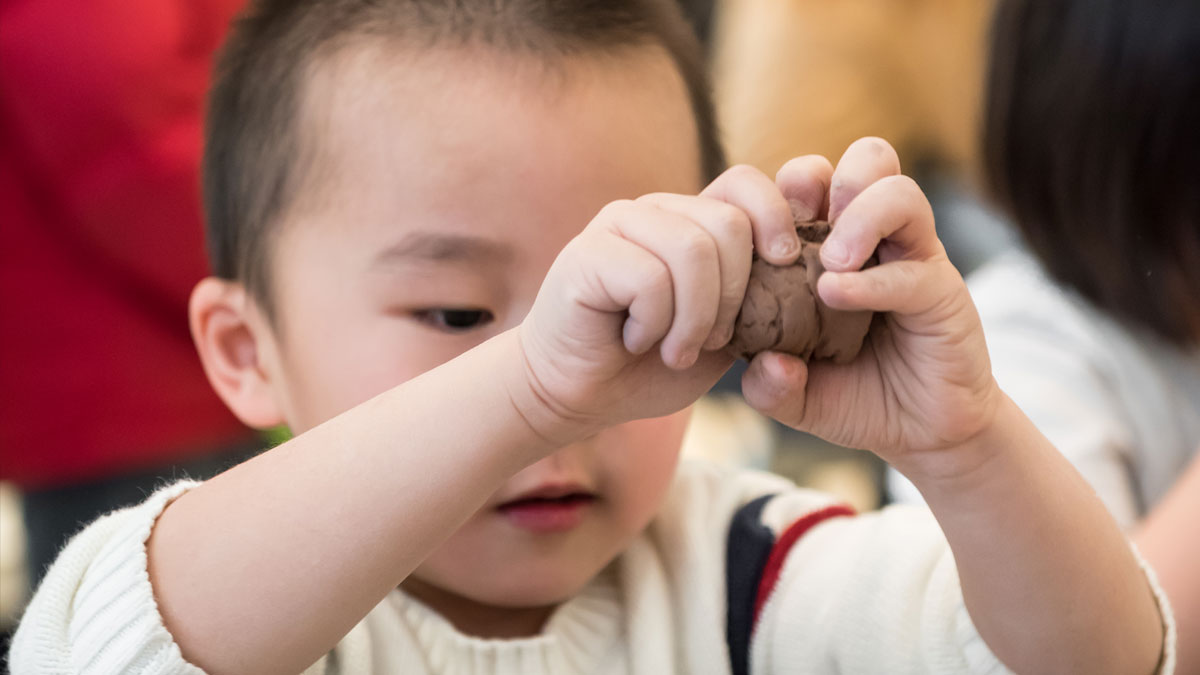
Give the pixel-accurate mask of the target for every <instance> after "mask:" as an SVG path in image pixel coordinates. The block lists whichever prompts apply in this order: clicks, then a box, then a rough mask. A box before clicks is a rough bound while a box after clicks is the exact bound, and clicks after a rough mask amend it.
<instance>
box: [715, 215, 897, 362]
mask: <svg viewBox="0 0 1200 675" xmlns="http://www.w3.org/2000/svg"><path fill="white" fill-rule="evenodd" d="M829 229H830V226H829V223H827V222H824V221H817V222H799V221H797V222H796V233H797V234H799V235H800V257H799V258H798V259H797V260H796V262H795V264H793V265H787V266H783V267H779V266H776V265H772V264H770V263H768V262H767V261H765V260H763V259H762V258H759V257H758V256H757V255H755V256H754V262H753V263H752V265H751V268H750V282H749V285H748V286H747V287H746V297H745V300H743V302H742V309H741V312H739V313H738V317H737V321H736V322H735V323H734V329H733V339H732V340H731V341H730V343H729V347H728V349H729V350H730V351H731V352H732V353H733V354H735V355H737V356H739V357H741V358H744V359H746V360H750V359H751V358H753V357H754V355H755V354H758V353H759V352H762V351H767V350H773V351H780V352H786V353H788V354H795V355H796V356H799V357H800V358H802V359H805V360H808V359H832V360H833V361H834V362H835V363H845V362H847V361H850V360H852V359H853V358H854V357H855V356H857V355H858V351H859V349H860V348H861V347H862V342H863V338H864V337H866V334H867V330H868V329H869V328H870V326H871V317H872V315H873V313H872V312H845V311H840V310H836V309H832V308H830V307H829V306H828V305H826V304H825V303H824V302H822V301H821V298H820V296H819V295H817V279H818V278H819V277H820V276H821V273H822V272H823V271H825V268H824V266H822V265H821V244H822V242H824V241H825V237H826V236H828V235H829ZM873 264H875V259H874V257H872V259H871V260H870V261H868V263H867V266H870V265H873Z"/></svg>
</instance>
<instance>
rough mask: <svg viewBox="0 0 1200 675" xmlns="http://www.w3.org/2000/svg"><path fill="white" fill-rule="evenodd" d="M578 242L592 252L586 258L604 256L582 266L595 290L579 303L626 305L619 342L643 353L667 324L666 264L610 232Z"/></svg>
mask: <svg viewBox="0 0 1200 675" xmlns="http://www.w3.org/2000/svg"><path fill="white" fill-rule="evenodd" d="M579 245H581V246H584V247H586V248H587V249H588V251H589V252H590V253H591V254H592V255H590V256H589V258H588V259H591V260H597V261H603V264H602V265H596V266H594V267H593V268H590V269H585V270H582V271H583V272H585V273H586V274H587V277H586V278H585V280H584V282H585V284H584V288H594V289H597V290H598V294H592V295H591V296H585V297H584V298H583V300H582V301H583V303H584V304H585V305H586V306H588V307H589V308H591V309H594V310H596V311H600V312H624V311H627V312H628V313H629V317H628V318H627V319H626V320H625V324H624V326H622V330H621V339H622V342H623V343H624V345H625V348H626V349H628V350H629V352H630V353H632V354H644V353H645V352H647V351H648V350H649V349H650V348H651V347H653V346H654V345H655V344H656V343H657V342H658V341H659V340H661V339H663V338H664V337H665V336H666V334H667V331H668V330H669V329H670V328H671V320H672V318H673V317H674V313H675V300H674V297H675V293H674V290H673V284H672V279H671V272H670V270H668V269H667V265H666V264H665V263H664V262H663V261H662V260H659V259H658V256H656V255H654V254H653V253H651V252H649V251H647V250H646V249H644V248H642V247H641V246H638V245H637V244H635V243H633V242H631V241H629V240H627V239H624V238H622V237H620V236H616V235H614V234H612V233H607V232H605V233H602V234H600V235H597V236H593V237H589V238H588V239H586V240H581V241H580V243H579Z"/></svg>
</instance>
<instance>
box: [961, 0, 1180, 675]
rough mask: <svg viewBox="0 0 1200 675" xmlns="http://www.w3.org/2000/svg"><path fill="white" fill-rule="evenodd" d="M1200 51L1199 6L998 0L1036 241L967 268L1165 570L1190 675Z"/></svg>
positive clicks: (998, 83) (1003, 138) (1005, 166)
mask: <svg viewBox="0 0 1200 675" xmlns="http://www.w3.org/2000/svg"><path fill="white" fill-rule="evenodd" d="M1198 58H1200V4H1197V3H1195V2H1191V1H1189V0H1167V1H1165V2H1152V3H1142V2H1135V1H1133V0H1064V1H1062V2H1051V3H1047V2H1037V1H1036V0H1004V1H1003V2H1000V3H999V4H998V6H997V13H996V18H995V26H994V30H993V44H992V56H991V61H992V64H991V73H990V78H989V82H988V87H987V92H988V101H987V105H986V106H985V109H986V110H987V117H986V122H987V123H986V126H985V141H986V143H985V146H986V153H987V159H988V161H987V169H988V178H989V184H990V186H991V189H992V191H993V192H994V193H996V195H997V197H998V198H999V201H1000V202H1001V203H1002V204H1003V205H1004V206H1005V207H1006V208H1007V210H1008V211H1009V213H1010V214H1011V215H1012V218H1013V221H1014V222H1015V223H1016V225H1017V226H1018V228H1019V229H1020V230H1021V232H1022V234H1023V235H1024V238H1025V240H1026V242H1027V243H1028V247H1029V251H1028V252H1021V253H1017V254H1012V255H1007V256H1004V257H1002V258H1001V259H999V260H997V261H995V262H994V263H993V264H991V265H989V266H988V267H986V268H984V269H983V270H981V271H980V272H979V273H978V274H976V275H975V276H974V277H973V278H972V280H971V289H972V294H973V296H974V298H975V301H976V303H978V305H979V311H980V314H981V317H982V320H983V325H984V327H985V331H986V333H987V336H988V345H989V348H990V353H991V359H992V363H993V365H994V369H995V372H996V378H997V380H998V381H999V383H1000V384H1001V385H1002V386H1003V387H1004V389H1005V391H1007V392H1008V393H1009V395H1010V396H1011V397H1012V398H1013V400H1014V401H1016V402H1017V403H1018V404H1019V405H1020V406H1021V408H1022V410H1023V411H1025V412H1026V413H1027V414H1028V415H1029V416H1030V418H1031V419H1032V420H1033V421H1034V422H1035V423H1036V424H1037V425H1038V428H1039V429H1040V430H1041V431H1042V432H1043V433H1045V434H1046V436H1047V437H1049V438H1050V440H1051V441H1053V442H1054V445H1055V446H1056V447H1057V448H1058V449H1059V450H1060V451H1062V453H1063V454H1064V455H1065V456H1066V457H1067V458H1068V459H1070V460H1071V462H1072V463H1073V464H1074V465H1075V466H1076V467H1077V468H1078V469H1079V472H1080V473H1081V474H1082V475H1083V476H1084V478H1086V479H1087V480H1088V482H1089V483H1091V484H1092V486H1093V487H1094V488H1095V489H1096V492H1097V494H1099V496H1100V498H1101V499H1102V500H1103V501H1104V502H1105V504H1106V505H1107V506H1108V507H1109V510H1110V511H1111V512H1112V514H1113V515H1114V517H1115V518H1116V520H1117V522H1118V523H1119V524H1121V525H1122V526H1123V527H1125V528H1127V529H1128V530H1129V531H1131V532H1132V533H1133V534H1134V536H1135V539H1136V541H1137V543H1138V545H1139V547H1140V548H1141V550H1142V552H1143V553H1144V554H1145V555H1146V557H1147V559H1148V560H1149V561H1150V562H1151V563H1152V564H1153V565H1154V567H1155V568H1156V569H1157V570H1158V572H1159V575H1160V578H1161V579H1162V581H1163V585H1164V587H1165V588H1166V590H1167V592H1168V594H1170V595H1171V599H1172V604H1173V605H1174V608H1175V612H1176V616H1177V617H1178V620H1179V629H1180V635H1181V637H1182V639H1181V640H1180V644H1181V645H1182V648H1181V651H1180V661H1179V663H1180V671H1181V672H1189V673H1200V573H1198V572H1197V567H1196V558H1197V556H1200V538H1197V537H1196V536H1195V533H1196V531H1197V530H1196V527H1195V520H1194V519H1195V514H1196V513H1197V509H1200V488H1198V487H1197V486H1200V455H1198V454H1197V451H1198V450H1200V225H1198V221H1197V219H1198V217H1200V216H1198V214H1200V196H1198V195H1200V193H1198V192H1197V189H1196V186H1197V183H1198V182H1200V168H1198V167H1200V165H1197V163H1196V159H1195V154H1196V149H1197V147H1200V127H1197V125H1196V120H1197V119H1200V71H1198V70H1197V69H1196V67H1195V66H1196V62H1197V59H1198ZM1181 476H1186V478H1183V479H1182V480H1181ZM1189 484H1190V485H1191V486H1192V487H1187V486H1188V485H1189ZM1168 495H1171V496H1170V497H1168ZM1189 546H1190V548H1189Z"/></svg>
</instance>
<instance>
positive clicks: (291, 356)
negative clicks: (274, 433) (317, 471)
mask: <svg viewBox="0 0 1200 675" xmlns="http://www.w3.org/2000/svg"><path fill="white" fill-rule="evenodd" d="M389 322H390V323H389ZM465 349H466V348H465V347H463V348H460V347H459V345H457V344H455V343H454V342H453V341H451V340H443V341H439V340H437V339H430V338H429V337H428V336H425V335H422V334H421V331H420V329H419V328H418V327H414V326H403V325H399V324H398V322H396V320H395V319H389V318H386V317H383V318H378V319H376V320H375V321H374V322H373V323H367V324H364V323H361V322H358V323H356V322H353V321H346V322H343V323H341V324H340V325H338V326H337V327H329V328H325V329H324V330H319V331H312V332H310V333H308V334H306V335H303V336H300V335H297V336H295V339H294V340H290V341H289V342H288V344H287V345H286V352H285V353H284V355H283V356H284V358H283V361H282V363H283V375H284V380H285V385H284V387H283V392H284V394H285V395H286V397H287V405H286V406H285V408H286V414H287V418H288V419H287V421H288V424H289V426H290V427H291V428H292V430H293V431H294V432H296V433H299V432H301V431H303V430H305V429H308V428H311V427H314V426H316V425H318V424H321V423H322V422H324V421H326V420H328V419H330V418H332V417H334V416H336V415H338V414H341V413H343V412H345V411H347V410H349V409H350V408H353V407H354V406H356V405H358V404H360V403H363V402H365V401H367V400H369V399H371V398H373V397H375V396H377V395H379V394H381V393H383V392H385V391H387V390H388V389H391V388H393V387H396V386H398V385H400V384H403V383H404V382H407V381H408V380H410V379H412V378H414V377H416V376H418V375H420V374H421V373H423V372H425V371H427V370H430V369H432V368H435V367H436V366H438V365H440V364H441V363H443V362H445V361H448V360H449V359H452V358H454V357H455V356H457V355H458V354H459V353H461V352H462V351H465Z"/></svg>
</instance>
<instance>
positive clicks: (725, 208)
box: [515, 166, 800, 442]
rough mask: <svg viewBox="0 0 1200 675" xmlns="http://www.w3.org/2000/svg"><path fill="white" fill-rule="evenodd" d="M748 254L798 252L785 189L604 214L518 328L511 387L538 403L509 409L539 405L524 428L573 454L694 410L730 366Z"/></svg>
mask: <svg viewBox="0 0 1200 675" xmlns="http://www.w3.org/2000/svg"><path fill="white" fill-rule="evenodd" d="M752 250H757V251H759V254H760V255H761V256H762V257H764V258H766V259H767V260H768V261H770V262H773V263H776V264H788V263H791V262H794V261H795V259H796V257H797V255H798V254H799V251H800V242H799V239H798V237H797V235H796V232H795V228H794V225H793V219H792V214H791V208H790V207H789V205H788V203H787V201H786V200H785V199H784V197H783V195H782V194H781V193H780V191H779V188H778V187H776V185H775V182H774V181H772V180H771V179H770V178H768V177H767V176H765V175H764V174H762V173H761V172H759V171H757V170H755V169H752V168H750V167H745V166H739V167H734V168H731V169H729V170H728V171H726V172H725V173H723V174H722V175H721V176H720V177H719V178H717V180H715V181H714V182H713V183H712V184H711V185H709V186H708V188H706V189H705V190H704V192H702V193H701V194H700V195H699V196H684V195H675V194H651V195H646V196H644V197H641V198H639V199H637V200H635V201H617V202H613V203H611V204H609V205H608V206H606V207H604V208H603V209H602V210H601V211H600V213H599V214H598V215H597V216H596V217H595V218H594V219H593V220H592V221H591V223H590V224H588V226H587V227H586V228H585V229H584V231H583V232H582V233H580V234H579V235H578V236H577V237H576V238H575V239H573V240H572V241H571V242H570V243H568V244H567V246H566V247H565V248H564V249H563V251H562V252H561V253H560V254H559V256H558V258H557V259H556V260H555V262H554V264H553V265H552V266H551V268H550V271H549V273H548V274H547V276H546V279H545V281H544V282H543V283H542V287H541V290H540V291H539V292H538V297H537V300H536V301H535V303H534V305H533V308H532V309H531V310H530V312H529V315H528V316H527V317H526V319H525V321H524V322H523V323H522V325H521V326H520V328H519V343H520V347H521V352H522V355H523V357H524V363H523V364H522V365H523V377H521V378H518V379H519V380H520V381H521V382H527V386H528V388H529V389H530V390H531V392H532V394H533V396H532V397H530V396H518V397H515V400H517V401H532V402H533V404H532V405H522V404H521V403H519V402H518V406H519V408H521V412H522V414H523V416H524V417H525V418H526V419H527V420H528V421H529V422H530V423H531V425H532V426H533V427H534V430H535V431H536V432H537V433H539V435H541V436H542V437H543V438H547V439H549V440H552V441H555V442H567V441H569V440H570V439H572V438H576V437H579V436H580V434H585V435H586V434H588V433H594V432H595V431H597V430H599V429H600V428H603V427H607V426H612V425H614V424H619V423H621V422H625V421H628V420H631V419H636V418H644V417H656V416H661V415H666V414H670V413H673V412H676V411H678V410H681V409H683V408H684V407H686V406H688V405H689V404H691V403H692V402H693V401H695V400H696V399H697V398H699V397H700V396H701V395H702V394H704V392H706V391H708V389H709V388H710V387H712V385H713V384H714V383H715V382H716V381H717V379H718V378H720V376H721V374H722V373H724V372H725V371H726V370H727V369H728V368H729V366H730V365H731V364H732V363H733V359H732V357H730V356H729V355H727V354H726V353H725V352H724V350H722V347H724V346H725V345H726V344H727V343H728V342H729V340H730V337H731V336H732V334H733V326H734V321H735V319H736V318H737V314H738V311H739V309H740V308H741V304H742V299H743V296H744V295H745V291H746V284H747V281H748V279H749V275H750V263H751V252H752ZM656 347H657V348H656ZM517 386H522V385H521V384H518V385H517ZM530 408H533V409H532V410H531V409H530Z"/></svg>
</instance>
